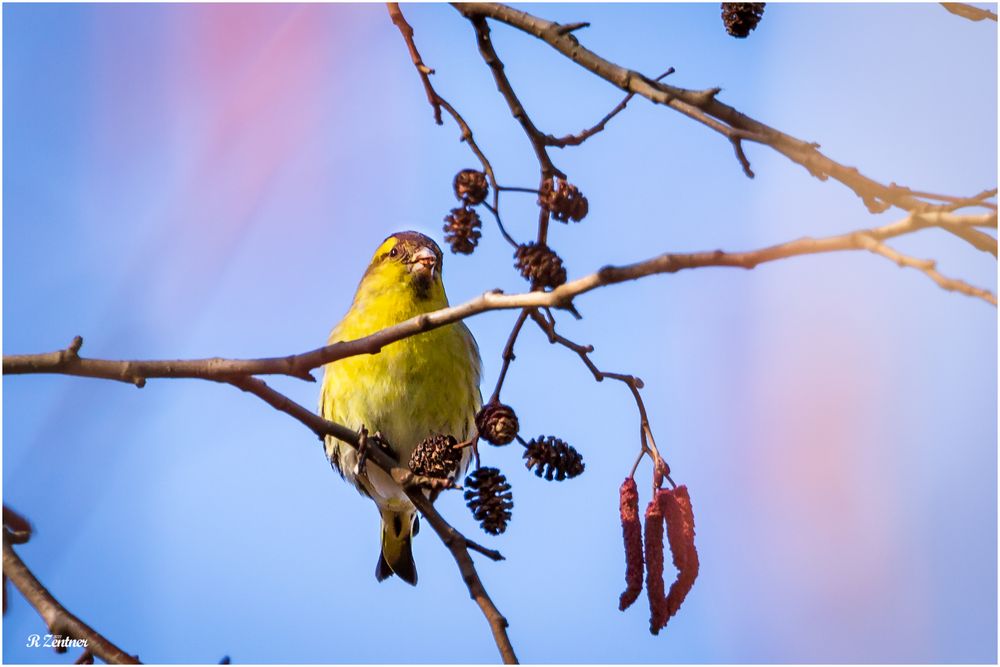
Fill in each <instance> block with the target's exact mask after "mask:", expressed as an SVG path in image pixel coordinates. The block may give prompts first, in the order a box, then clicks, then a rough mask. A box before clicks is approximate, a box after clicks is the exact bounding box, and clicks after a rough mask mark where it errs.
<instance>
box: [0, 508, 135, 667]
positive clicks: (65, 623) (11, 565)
mask: <svg viewBox="0 0 1000 667" xmlns="http://www.w3.org/2000/svg"><path fill="white" fill-rule="evenodd" d="M5 509H6V508H5ZM3 573H4V576H5V577H7V579H9V580H10V581H11V582H13V583H14V585H15V586H16V587H17V589H18V590H19V591H21V594H22V595H23V596H24V597H25V599H26V600H27V601H28V603H29V604H30V605H31V606H32V607H34V608H35V610H36V611H37V612H38V614H39V615H40V616H41V617H42V620H43V621H45V625H46V627H48V629H49V632H51V633H52V634H54V635H61V636H64V637H69V638H71V639H78V640H82V641H85V642H86V645H87V650H88V651H90V652H91V653H93V654H94V655H96V656H97V657H98V658H100V659H101V660H103V661H104V662H106V663H108V664H128V665H137V664H139V659H138V658H137V657H136V656H134V655H129V654H128V653H127V652H125V651H123V650H122V649H120V648H118V647H117V646H115V645H114V644H113V643H112V642H111V641H109V640H108V639H107V638H106V637H104V635H102V634H101V633H99V632H97V631H96V630H94V629H93V628H92V627H90V626H89V625H87V624H86V623H84V622H83V621H81V620H80V619H79V618H77V617H76V616H74V615H73V614H72V613H71V612H70V611H69V610H68V609H66V608H65V607H63V606H62V605H61V604H60V603H59V601H58V600H56V599H55V598H54V597H53V596H52V594H51V593H49V591H48V590H47V589H46V588H45V587H44V586H42V584H41V582H39V581H38V579H37V578H36V577H35V575H34V574H32V573H31V570H29V569H28V566H27V565H25V564H24V561H23V560H21V557H20V556H18V555H17V552H15V551H14V546H13V544H12V543H11V540H10V538H9V534H8V532H7V531H6V530H4V539H3Z"/></svg>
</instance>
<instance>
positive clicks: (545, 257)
mask: <svg viewBox="0 0 1000 667" xmlns="http://www.w3.org/2000/svg"><path fill="white" fill-rule="evenodd" d="M514 259H515V260H516V261H515V263H514V267H515V268H516V269H517V270H518V271H520V272H521V275H522V276H524V277H525V278H526V279H528V280H529V281H531V289H533V290H535V289H545V288H556V287H559V286H560V285H562V284H563V283H565V282H566V268H565V267H564V266H563V263H562V259H560V258H559V255H557V254H556V253H555V252H554V251H553V250H552V249H551V248H549V247H548V246H547V245H545V244H544V243H526V244H524V245H519V246H518V247H517V250H516V251H515V252H514Z"/></svg>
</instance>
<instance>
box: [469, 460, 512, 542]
mask: <svg viewBox="0 0 1000 667" xmlns="http://www.w3.org/2000/svg"><path fill="white" fill-rule="evenodd" d="M465 488H466V491H465V500H466V505H468V506H469V509H470V510H472V516H473V517H475V519H476V521H478V522H479V525H480V527H482V529H483V530H485V531H486V532H487V533H489V534H490V535H499V534H500V533H502V532H504V531H505V530H507V522H508V521H510V517H511V510H512V509H513V507H514V498H513V494H511V492H510V484H509V483H508V482H507V478H506V477H504V475H503V474H502V473H501V472H500V471H499V470H497V469H496V468H478V469H476V470H475V471H473V473H472V474H471V475H469V476H468V477H466V478H465Z"/></svg>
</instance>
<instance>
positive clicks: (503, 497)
mask: <svg viewBox="0 0 1000 667" xmlns="http://www.w3.org/2000/svg"><path fill="white" fill-rule="evenodd" d="M476 428H477V430H478V431H479V437H480V438H481V439H483V440H485V441H486V442H488V443H490V444H491V445H495V446H498V447H502V446H504V445H509V444H510V443H512V442H514V440H517V441H518V442H520V443H521V445H522V446H523V447H524V457H523V458H524V459H525V467H527V468H528V470H534V471H535V474H536V475H537V476H538V477H544V478H545V479H546V480H549V481H552V480H556V481H559V482H561V481H563V480H564V479H571V478H573V477H576V476H578V475H580V474H581V473H583V470H584V467H585V465H584V463H583V457H582V456H581V455H580V453H579V452H577V451H576V449H574V448H573V447H571V446H570V445H568V444H566V443H565V442H563V441H562V440H560V439H559V438H556V437H554V436H547V437H546V436H543V435H542V436H538V437H537V438H535V439H533V440H531V441H529V442H525V441H524V440H522V439H521V438H520V437H519V436H518V431H519V429H520V425H519V423H518V420H517V414H516V413H515V412H514V410H513V409H512V408H511V407H510V406H508V405H504V404H503V403H499V402H496V401H491V402H489V403H487V404H486V405H484V406H483V407H482V409H481V410H480V411H479V413H478V414H477V415H476ZM466 444H467V443H459V442H457V441H456V440H455V438H454V437H452V436H450V435H436V436H432V437H429V438H427V439H425V440H424V441H423V442H421V443H420V444H419V445H417V447H416V449H414V450H413V454H412V455H411V456H410V461H409V466H410V470H412V471H413V472H414V473H415V474H417V475H423V476H425V477H433V478H437V479H448V478H450V477H452V476H453V475H454V474H455V472H456V470H457V469H458V464H459V461H460V460H461V458H462V449H461V448H462V446H463V445H466ZM469 444H471V443H469ZM464 487H465V500H466V504H467V505H468V506H469V509H470V510H472V516H473V517H475V519H476V521H478V522H479V525H480V526H481V527H482V529H483V530H484V531H486V532H487V533H489V534H491V535H499V534H500V533H502V532H504V531H505V530H507V523H508V522H509V521H510V519H511V510H512V509H513V508H514V498H513V494H512V493H511V489H510V483H509V482H508V481H507V478H506V476H505V475H504V474H503V473H502V472H500V470H499V469H497V468H489V467H480V468H477V469H476V470H474V471H473V472H472V473H471V474H469V476H468V477H466V478H465V484H464Z"/></svg>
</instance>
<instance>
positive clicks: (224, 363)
mask: <svg viewBox="0 0 1000 667" xmlns="http://www.w3.org/2000/svg"><path fill="white" fill-rule="evenodd" d="M996 226H997V214H996V213H983V214H966V215H961V214H956V213H949V212H943V211H932V212H927V213H914V214H911V215H909V216H907V217H906V218H903V219H902V220H899V221H897V222H894V223H890V224H887V225H883V226H881V227H874V228H871V229H861V230H857V231H854V232H849V233H847V234H840V235H836V236H827V237H821V238H810V237H805V238H801V239H797V240H794V241H789V242H787V243H781V244H778V245H773V246H769V247H766V248H760V249H757V250H750V251H745V252H724V251H722V250H712V251H704V252H693V253H664V254H662V255H658V256H656V257H652V258H650V259H647V260H645V261H641V262H636V263H634V264H628V265H625V266H605V267H603V268H602V269H600V270H599V271H597V272H595V273H592V274H590V275H587V276H583V277H582V278H577V279H576V280H572V281H569V282H567V283H565V284H563V285H560V286H559V287H557V288H555V289H553V290H552V291H549V292H541V291H538V292H526V293H522V294H503V293H502V292H500V291H491V292H486V293H484V294H481V295H480V296H478V297H475V298H474V299H471V300H469V301H466V302H465V303H462V304H459V305H457V306H449V307H448V308H442V309H440V310H436V311H433V312H430V313H425V314H423V315H418V316H417V317H412V318H410V319H408V320H405V321H403V322H400V323H399V324H396V325H393V326H391V327H386V328H385V329H382V330H380V331H377V332H375V333H373V334H371V335H369V336H365V337H363V338H358V339H356V340H352V341H344V342H337V343H333V344H331V345H327V346H325V347H321V348H317V349H315V350H311V351H309V352H305V353H302V354H293V355H289V356H285V357H270V358H263V359H222V358H218V357H216V358H210V359H194V360H173V361H119V360H106V359H87V358H84V357H81V356H79V354H78V352H79V349H80V347H79V346H80V344H82V339H81V338H79V337H77V338H76V339H74V342H73V343H72V344H71V345H70V346H69V347H68V348H67V349H65V350H59V351H56V352H48V353H42V354H20V355H5V356H4V357H3V374H4V375H21V374H25V373H59V374H63V375H78V376H85V377H95V378H103V379H108V380H119V381H122V382H129V383H134V384H137V385H141V384H142V383H144V382H145V380H146V379H147V378H166V377H170V378H198V379H204V380H215V381H218V382H229V381H231V380H233V379H234V378H235V377H237V376H241V375H291V376H293V377H303V376H304V375H308V373H309V371H310V370H312V369H315V368H318V367H320V366H322V365H324V364H327V363H330V362H333V361H337V360H338V359H343V358H346V357H350V356H355V355H359V354H376V353H378V352H379V351H380V350H381V349H382V348H383V347H385V346H386V345H389V344H391V343H394V342H396V341H398V340H402V339H403V338H407V337H409V336H414V335H417V334H420V333H423V332H426V331H430V330H432V329H436V328H438V327H441V326H445V325H448V324H452V323H454V322H458V321H459V320H464V319H465V318H467V317H472V316H474V315H478V314H480V313H484V312H487V311H492V310H507V309H514V308H566V307H567V306H568V305H570V304H571V303H572V301H573V299H574V298H575V297H577V296H579V295H581V294H585V293H587V292H590V291H591V290H594V289H597V288H599V287H603V286H605V285H613V284H617V283H622V282H626V281H630V280H637V279H639V278H644V277H646V276H650V275H655V274H661V273H677V272H678V271H683V270H685V269H695V268H701V267H708V266H726V267H734V268H743V269H753V268H755V267H756V266H759V265H760V264H764V263H767V262H773V261H777V260H780V259H787V258H790V257H796V256H800V255H815V254H821V253H828V252H839V251H844V250H871V243H870V240H875V241H877V242H882V241H886V240H888V239H891V238H895V237H899V236H904V235H906V234H910V233H913V232H917V231H919V230H922V229H926V228H929V227H939V228H942V229H947V230H949V231H950V230H965V231H968V230H974V229H975V228H976V227H985V228H993V229H995V228H996ZM946 289H951V290H952V291H957V292H960V293H962V294H966V295H968V296H974V297H977V298H981V299H983V300H985V301H987V302H989V303H992V304H993V305H996V297H995V296H994V295H993V294H992V293H991V292H989V291H987V290H983V289H979V288H976V287H973V286H971V285H969V284H967V283H965V282H963V281H951V282H950V283H949V287H947V288H946ZM336 437H338V438H340V437H341V436H340V435H337V436H336Z"/></svg>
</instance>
